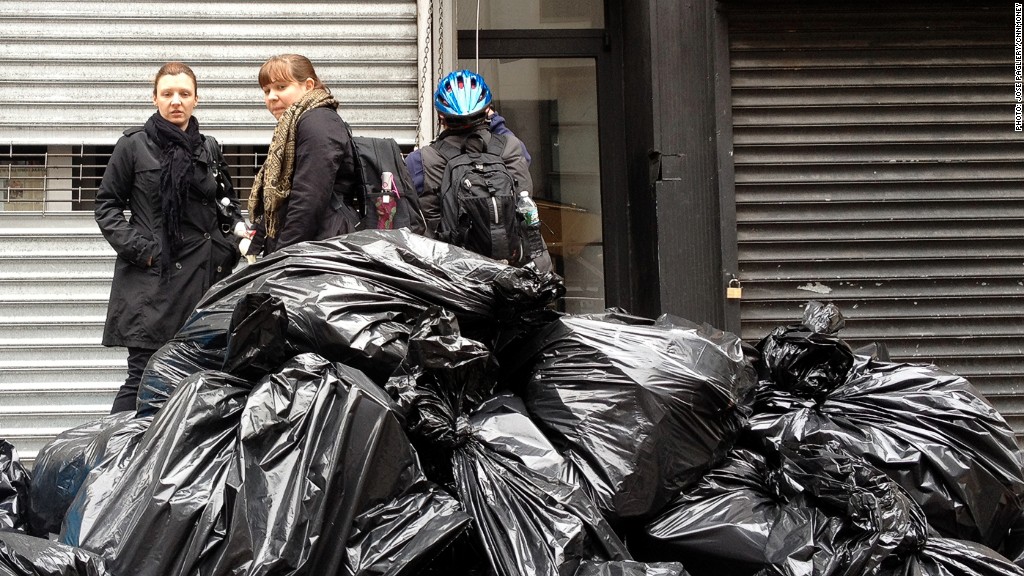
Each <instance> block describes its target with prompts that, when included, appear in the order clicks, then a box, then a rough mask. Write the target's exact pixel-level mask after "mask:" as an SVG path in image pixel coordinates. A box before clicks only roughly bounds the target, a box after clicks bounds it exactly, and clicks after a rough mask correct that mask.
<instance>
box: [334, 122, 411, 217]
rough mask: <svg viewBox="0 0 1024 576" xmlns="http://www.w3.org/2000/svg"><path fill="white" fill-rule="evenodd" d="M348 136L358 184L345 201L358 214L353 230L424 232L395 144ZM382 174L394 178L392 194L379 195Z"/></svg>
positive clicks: (372, 138)
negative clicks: (400, 229) (387, 174)
mask: <svg viewBox="0 0 1024 576" xmlns="http://www.w3.org/2000/svg"><path fill="white" fill-rule="evenodd" d="M346 127H347V124H346ZM349 137H350V138H351V140H352V146H353V148H354V153H353V155H354V157H355V162H356V174H357V176H358V179H359V182H357V186H356V190H355V191H354V193H353V194H352V197H350V198H347V199H345V200H346V203H347V204H348V205H349V206H350V207H352V208H353V209H354V210H355V211H356V212H358V214H359V218H360V220H359V224H358V225H357V226H356V230H377V229H383V230H393V229H396V228H409V229H410V230H411V231H413V232H415V233H416V234H424V233H426V221H425V219H424V218H423V212H422V211H421V210H420V200H419V195H418V194H417V193H416V188H415V187H414V186H413V183H412V176H410V175H409V169H408V168H407V167H406V166H405V160H404V159H403V158H402V150H401V148H399V147H398V143H397V142H395V141H394V140H393V139H391V138H374V137H371V136H352V131H351V130H349ZM384 172H390V173H391V174H392V175H393V176H394V187H395V191H396V192H395V193H392V194H385V193H384V192H383V190H382V186H381V185H382V182H381V175H382V174H383V173H384ZM340 200H341V199H336V202H337V201H340ZM335 208H336V209H337V208H338V207H337V206H335Z"/></svg>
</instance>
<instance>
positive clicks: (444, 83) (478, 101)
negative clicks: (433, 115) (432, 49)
mask: <svg viewBox="0 0 1024 576" xmlns="http://www.w3.org/2000/svg"><path fill="white" fill-rule="evenodd" d="M490 103H491V89H490V88H488V87H487V83H486V82H484V78H483V76H481V75H479V74H477V73H476V72H470V71H469V70H459V71H457V72H452V73H451V74H449V75H447V76H445V77H444V78H442V79H441V81H440V82H438V83H437V91H436V92H434V108H437V111H438V112H440V113H441V115H443V116H444V117H445V120H446V121H447V122H448V123H449V124H451V123H454V124H471V123H473V122H475V121H477V120H480V119H482V118H484V117H485V115H486V111H487V106H488V105H489V104H490Z"/></svg>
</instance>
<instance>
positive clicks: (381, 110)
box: [0, 0, 420, 145]
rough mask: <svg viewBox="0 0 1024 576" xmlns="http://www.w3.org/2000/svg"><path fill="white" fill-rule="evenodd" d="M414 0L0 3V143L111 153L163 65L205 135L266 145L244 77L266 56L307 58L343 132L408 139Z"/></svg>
mask: <svg viewBox="0 0 1024 576" xmlns="http://www.w3.org/2000/svg"><path fill="white" fill-rule="evenodd" d="M416 34H417V15H416V0H382V1H376V2H336V1H320V2H272V1H271V2H220V1H218V2H208V1H203V2H188V1H186V2H129V1H125V0H107V1H105V2H93V1H86V2H48V1H39V2H5V3H2V4H0V53H2V54H3V57H2V58H0V101H2V102H3V106H0V135H2V136H0V142H2V143H3V144H10V143H13V144H44V145H53V144H113V142H114V141H115V140H116V139H117V136H118V135H120V133H121V131H122V130H124V129H125V128H127V127H129V126H136V125H140V124H142V123H143V122H144V121H145V120H146V118H147V117H149V115H150V114H151V113H152V112H153V111H154V110H155V109H154V108H153V104H152V78H153V75H154V74H155V73H156V71H157V69H158V68H159V67H160V66H161V65H162V64H163V63H164V62H167V61H170V60H180V61H183V62H185V63H187V64H189V66H191V67H192V69H193V70H194V71H195V72H196V75H197V76H198V80H199V90H198V94H199V100H200V105H199V108H197V109H196V112H195V113H196V117H197V118H199V120H200V123H201V125H202V129H203V131H204V132H207V133H209V134H212V135H213V136H215V137H217V138H218V139H219V140H220V141H221V143H223V144H266V143H267V142H269V140H270V134H271V132H272V131H273V126H274V122H275V121H274V118H273V117H272V116H271V115H270V113H268V112H267V110H266V108H265V107H264V105H263V93H262V92H261V90H260V87H259V86H257V82H256V74H257V72H258V70H259V67H260V65H261V64H262V63H263V62H264V61H265V60H266V59H267V58H268V57H270V56H273V55H275V54H280V53H285V52H296V53H299V54H303V55H305V56H307V57H309V58H310V60H311V61H312V62H313V64H314V66H315V67H316V69H317V73H318V74H319V75H320V77H321V78H322V79H323V80H324V82H325V83H326V84H327V85H328V86H329V87H331V89H332V91H333V92H334V94H335V96H336V97H337V98H338V100H339V101H340V102H341V114H342V116H344V117H345V119H346V120H348V121H349V123H350V124H352V128H353V131H355V132H356V133H360V134H365V135H372V136H389V137H393V138H395V139H397V140H398V141H399V142H402V143H408V144H411V143H413V141H414V140H415V137H416V128H417V124H418V122H419V118H418V112H417V94H418V88H417V81H418V79H419V77H420V74H419V73H418V71H417V70H418V61H417V48H416Z"/></svg>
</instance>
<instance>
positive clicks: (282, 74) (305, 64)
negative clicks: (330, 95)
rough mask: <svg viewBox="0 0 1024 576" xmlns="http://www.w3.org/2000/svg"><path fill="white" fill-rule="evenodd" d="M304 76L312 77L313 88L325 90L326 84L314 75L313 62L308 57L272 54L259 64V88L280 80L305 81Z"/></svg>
mask: <svg viewBox="0 0 1024 576" xmlns="http://www.w3.org/2000/svg"><path fill="white" fill-rule="evenodd" d="M306 78H312V79H313V82H314V83H315V84H314V86H313V87H314V88H323V89H324V90H327V86H325V85H324V83H323V82H321V81H320V77H319V76H317V75H316V70H314V69H313V63H312V62H310V61H309V58H306V57H305V56H303V55H301V54H278V55H277V56H272V57H271V58H270V59H269V60H267V61H266V62H264V63H263V66H260V73H259V76H258V80H259V83H260V88H262V87H264V86H266V85H268V84H270V83H272V82H276V81H280V80H287V81H289V82H305V80H306Z"/></svg>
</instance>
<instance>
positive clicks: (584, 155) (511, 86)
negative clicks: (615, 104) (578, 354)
mask: <svg viewBox="0 0 1024 576" xmlns="http://www.w3.org/2000/svg"><path fill="white" fill-rule="evenodd" d="M458 65H459V67H461V68H468V69H474V68H475V67H476V65H477V61H476V60H475V59H466V60H460V61H459V64H458ZM476 71H477V72H479V73H480V74H482V75H483V77H484V79H485V80H486V81H487V84H488V86H490V88H491V91H492V92H493V94H494V107H495V109H496V110H497V112H498V113H499V114H501V115H502V116H503V117H504V118H505V122H506V125H507V126H508V128H509V129H511V130H512V132H514V133H515V134H516V136H517V137H519V138H520V139H521V140H522V141H523V143H524V144H525V145H526V149H527V151H528V152H529V154H530V157H531V164H530V175H531V176H532V178H533V186H534V189H533V191H532V192H533V196H534V198H535V200H536V201H537V205H538V206H539V208H540V216H541V223H542V226H541V230H542V232H543V235H544V239H545V241H546V242H547V244H548V248H549V250H550V252H551V257H552V260H553V262H554V264H555V269H556V271H557V272H558V274H559V275H561V276H562V277H563V278H564V279H565V286H566V296H565V299H564V306H563V309H564V311H566V312H570V313H574V314H582V313H590V312H600V311H602V310H604V308H605V306H606V302H605V289H604V284H605V275H604V237H603V229H602V204H601V172H600V165H601V163H600V157H601V151H600V145H599V138H598V114H597V108H598V107H597V69H596V65H595V62H594V60H593V59H589V58H521V59H515V60H510V61H506V60H498V59H481V60H479V68H478V69H477V70H476Z"/></svg>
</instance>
